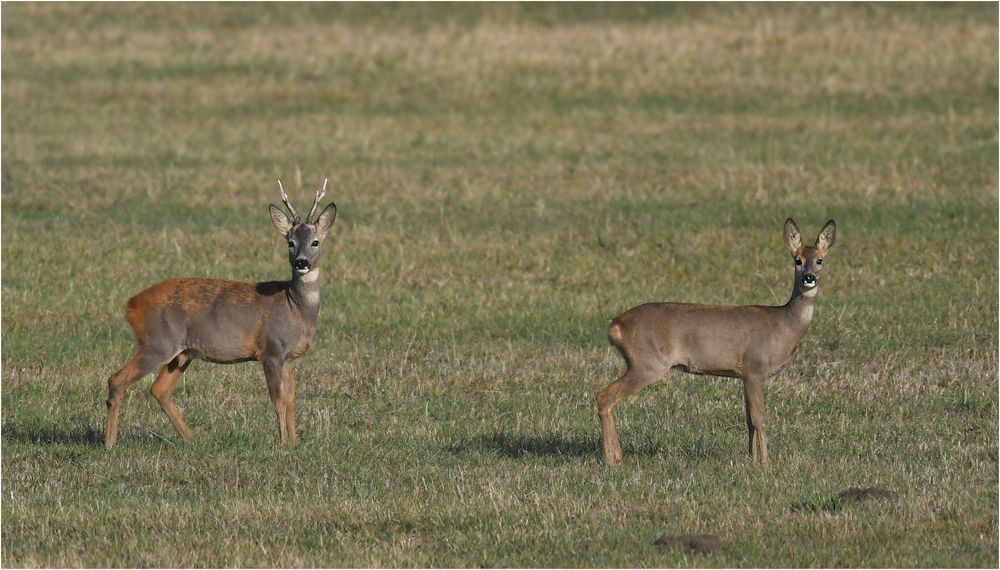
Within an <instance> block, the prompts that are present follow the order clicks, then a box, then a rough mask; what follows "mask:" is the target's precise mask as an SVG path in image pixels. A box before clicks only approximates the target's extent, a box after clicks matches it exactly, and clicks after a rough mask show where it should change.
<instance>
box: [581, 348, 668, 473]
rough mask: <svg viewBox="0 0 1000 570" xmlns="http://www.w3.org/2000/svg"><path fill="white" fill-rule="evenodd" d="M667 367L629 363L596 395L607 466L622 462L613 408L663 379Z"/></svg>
mask: <svg viewBox="0 0 1000 570" xmlns="http://www.w3.org/2000/svg"><path fill="white" fill-rule="evenodd" d="M666 371H667V367H664V366H661V365H659V364H650V365H636V364H634V363H632V362H629V365H628V370H626V371H625V374H622V377H621V378H619V379H618V380H617V381H616V382H613V383H612V384H610V385H609V386H608V387H606V388H605V389H603V390H601V391H600V392H598V394H597V415H598V417H599V418H600V419H601V441H602V444H603V447H604V461H605V462H607V464H608V465H619V464H621V462H622V446H621V442H620V441H619V440H618V430H617V428H615V415H614V408H615V406H616V405H617V404H618V403H620V402H622V401H624V400H625V399H626V398H628V397H629V396H631V395H632V394H635V393H636V392H638V391H639V390H641V389H643V388H645V387H646V386H649V385H650V384H653V383H656V382H658V381H659V380H661V379H662V378H663V375H664V374H665V373H666Z"/></svg>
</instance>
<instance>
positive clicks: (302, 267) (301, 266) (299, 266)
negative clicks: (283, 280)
mask: <svg viewBox="0 0 1000 570" xmlns="http://www.w3.org/2000/svg"><path fill="white" fill-rule="evenodd" d="M292 267H293V268H295V270H296V271H309V260H308V259H305V258H302V257H300V258H299V259H296V260H295V261H293V262H292Z"/></svg>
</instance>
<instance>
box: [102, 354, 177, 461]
mask: <svg viewBox="0 0 1000 570" xmlns="http://www.w3.org/2000/svg"><path fill="white" fill-rule="evenodd" d="M162 365H163V362H161V361H160V362H158V361H157V359H155V358H151V357H150V355H149V353H147V352H145V351H143V350H142V349H140V350H139V352H138V353H136V355H135V356H133V357H132V359H131V360H129V361H128V362H127V363H126V364H125V366H123V367H122V368H121V370H119V371H118V372H115V373H114V374H112V375H111V377H110V378H108V401H107V405H108V421H107V424H106V425H105V428H104V447H105V449H111V448H112V447H114V445H115V442H117V441H118V415H119V413H120V412H121V406H122V396H124V395H125V392H126V391H127V390H128V389H129V387H131V386H132V384H135V382H136V381H137V380H139V379H140V378H142V377H143V376H145V375H147V374H149V373H150V372H152V371H153V370H156V368H157V367H158V366H162Z"/></svg>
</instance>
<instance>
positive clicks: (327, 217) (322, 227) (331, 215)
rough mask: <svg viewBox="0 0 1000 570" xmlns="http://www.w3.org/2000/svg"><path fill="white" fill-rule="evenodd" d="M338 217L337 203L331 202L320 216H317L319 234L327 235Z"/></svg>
mask: <svg viewBox="0 0 1000 570" xmlns="http://www.w3.org/2000/svg"><path fill="white" fill-rule="evenodd" d="M336 219H337V205H336V204H334V203H333V202H330V203H329V204H327V205H326V208H323V211H322V212H321V213H320V215H319V217H318V218H316V231H317V232H318V233H319V235H326V232H327V231H329V229H330V227H331V226H333V221H334V220H336Z"/></svg>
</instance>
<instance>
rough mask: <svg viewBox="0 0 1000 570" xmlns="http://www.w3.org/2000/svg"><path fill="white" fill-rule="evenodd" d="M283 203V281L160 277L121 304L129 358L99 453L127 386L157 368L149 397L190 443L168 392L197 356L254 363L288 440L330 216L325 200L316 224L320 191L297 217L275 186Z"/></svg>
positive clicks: (118, 376)
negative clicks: (287, 268)
mask: <svg viewBox="0 0 1000 570" xmlns="http://www.w3.org/2000/svg"><path fill="white" fill-rule="evenodd" d="M278 190H279V192H280V195H281V201H282V202H283V203H284V204H285V207H286V208H288V212H289V214H291V218H290V219H289V217H288V216H286V215H285V214H284V213H283V212H282V211H281V210H280V209H278V207H276V206H275V205H274V204H271V205H270V207H269V211H270V215H271V222H272V223H273V224H274V227H276V228H277V229H278V232H279V233H281V235H282V236H283V237H284V238H285V239H286V240H287V241H288V261H289V263H290V264H291V266H292V279H291V280H290V281H268V282H263V283H243V282H239V281H227V280H223V279H191V278H179V279H168V280H166V281H164V282H162V283H158V284H156V285H153V286H152V287H150V288H148V289H146V290H145V291H142V292H141V293H139V294H138V295H136V296H135V297H132V298H131V299H129V301H128V306H127V309H126V313H125V314H126V317H127V318H128V322H129V324H130V325H132V330H133V331H134V332H135V338H136V341H137V343H138V349H137V350H136V354H135V356H133V357H132V359H131V360H129V361H128V363H127V364H125V366H124V367H122V369H121V370H119V371H118V372H115V373H114V374H112V375H111V377H110V378H108V402H107V404H108V423H107V427H106V429H105V432H104V446H105V447H106V448H108V449H111V447H113V446H114V444H115V442H116V441H117V439H118V414H119V411H120V408H121V400H122V396H123V395H124V394H125V391H126V390H128V388H129V386H131V385H132V384H134V383H135V382H136V381H137V380H139V379H140V378H142V377H143V376H145V375H147V374H149V373H150V372H152V371H154V370H156V369H160V374H159V376H157V377H156V380H155V381H154V382H153V386H152V388H151V392H152V394H153V397H154V398H156V401H157V402H159V404H160V407H161V408H162V409H163V411H164V412H165V413H166V414H167V417H169V418H170V423H172V424H173V426H174V429H176V430H177V433H178V434H179V435H180V436H181V438H182V439H184V440H188V439H190V438H191V430H189V429H188V427H187V426H186V425H185V424H184V420H183V419H182V418H181V414H180V412H179V411H178V410H177V407H176V406H175V405H174V403H173V399H172V397H171V394H172V392H173V389H174V385H175V384H176V383H177V380H178V379H179V378H180V377H181V375H182V374H184V371H185V370H186V369H187V367H188V365H190V364H191V361H192V360H194V359H196V358H201V359H202V360H207V361H209V362H214V363H216V364H234V363H237V362H247V361H251V360H257V361H260V362H262V363H263V365H264V377H265V378H266V380H267V389H268V392H270V395H271V402H272V403H273V404H274V412H275V414H277V416H278V435H279V437H280V439H281V442H282V443H289V442H292V441H295V367H294V364H293V361H294V360H295V359H296V358H298V357H300V356H302V355H303V354H304V353H305V352H306V351H307V350H309V347H310V345H311V344H312V340H313V337H314V336H315V335H316V317H317V316H318V314H319V275H320V274H319V267H318V266H317V262H318V260H319V254H320V245H321V244H322V243H323V240H324V238H325V237H326V233H327V231H328V230H329V229H330V226H332V225H333V221H334V219H335V218H336V217H337V207H336V206H335V205H334V204H333V203H332V202H331V203H330V204H328V205H327V206H326V208H324V209H323V211H322V212H321V213H320V215H319V216H318V217H317V218H316V220H315V221H312V215H313V214H314V213H315V212H316V207H317V206H318V205H319V203H320V200H322V199H323V196H324V195H325V194H326V182H325V181H324V182H323V189H322V190H320V191H318V192H316V199H315V200H314V201H313V205H312V208H311V209H310V210H309V215H307V216H306V217H305V219H304V220H303V219H302V218H300V216H299V215H298V213H297V212H296V211H295V209H294V208H293V207H292V205H291V204H290V203H289V202H288V196H287V195H286V194H285V190H284V188H282V187H281V181H280V180H279V181H278Z"/></svg>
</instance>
